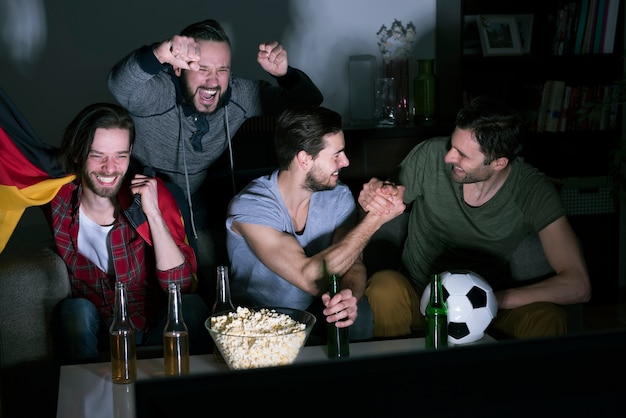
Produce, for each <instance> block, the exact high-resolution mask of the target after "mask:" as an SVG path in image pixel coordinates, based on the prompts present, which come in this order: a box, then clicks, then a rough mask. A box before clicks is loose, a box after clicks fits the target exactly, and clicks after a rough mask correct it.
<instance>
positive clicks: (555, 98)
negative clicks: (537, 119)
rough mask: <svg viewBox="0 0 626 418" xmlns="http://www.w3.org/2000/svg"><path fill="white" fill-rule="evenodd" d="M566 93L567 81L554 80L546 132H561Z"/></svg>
mask: <svg viewBox="0 0 626 418" xmlns="http://www.w3.org/2000/svg"><path fill="white" fill-rule="evenodd" d="M564 93H565V81H563V80H552V89H551V90H550V101H549V104H548V109H547V111H546V120H545V126H544V128H543V129H544V131H545V132H559V127H560V124H559V121H560V117H561V108H562V107H563V94H564Z"/></svg>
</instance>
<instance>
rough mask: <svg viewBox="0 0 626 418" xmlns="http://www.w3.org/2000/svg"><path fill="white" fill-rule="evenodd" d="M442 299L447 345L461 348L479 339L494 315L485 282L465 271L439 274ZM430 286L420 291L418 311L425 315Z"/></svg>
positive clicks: (493, 299) (494, 305) (495, 306)
mask: <svg viewBox="0 0 626 418" xmlns="http://www.w3.org/2000/svg"><path fill="white" fill-rule="evenodd" d="M441 280H442V281H441V285H442V288H443V289H442V290H443V298H444V300H445V301H446V303H447V304H448V342H449V343H453V344H465V343H470V342H474V341H477V340H479V339H481V338H482V337H483V335H484V334H485V330H486V329H487V327H488V326H489V324H490V323H491V320H492V319H493V318H495V316H496V314H497V313H498V302H497V301H496V297H495V295H494V294H493V290H492V289H491V286H490V285H489V283H487V281H486V280H485V279H483V278H482V277H480V276H479V275H478V274H476V273H474V272H472V271H469V270H455V271H446V272H444V273H442V274H441ZM429 299H430V284H428V285H427V286H426V288H425V289H424V293H423V294H422V299H421V300H420V310H421V312H422V315H424V314H425V310H426V305H428V300H429Z"/></svg>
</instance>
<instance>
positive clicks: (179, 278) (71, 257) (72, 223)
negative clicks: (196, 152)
mask: <svg viewBox="0 0 626 418" xmlns="http://www.w3.org/2000/svg"><path fill="white" fill-rule="evenodd" d="M81 192H82V187H81V186H79V185H77V184H76V182H72V183H69V184H66V185H64V186H63V187H62V188H61V190H60V191H59V193H57V195H56V196H55V197H54V199H53V200H52V201H51V202H50V209H51V222H52V227H53V233H54V237H55V241H56V245H57V249H58V251H59V253H60V254H61V256H62V257H63V260H64V261H65V264H66V266H67V269H68V272H69V277H70V284H71V289H72V297H82V298H86V299H88V300H89V301H91V302H92V303H93V304H94V305H95V306H96V308H97V309H98V312H99V313H100V316H101V318H102V319H103V320H104V321H105V323H107V324H109V323H110V321H111V318H112V316H113V303H114V297H115V294H114V290H115V282H116V281H121V282H126V287H127V292H128V309H129V312H130V316H131V320H132V321H133V324H134V325H135V327H136V328H137V329H138V330H141V331H146V330H148V329H149V328H150V326H151V325H152V322H153V321H157V320H158V318H157V317H156V316H157V315H158V314H159V313H160V312H161V311H162V310H163V309H165V307H166V304H167V286H168V283H170V282H178V283H180V284H181V291H182V292H183V293H189V292H191V291H192V273H195V270H196V259H195V254H194V252H193V250H192V249H191V247H189V246H188V245H187V244H186V243H185V242H180V239H177V237H178V238H180V232H179V233H178V235H176V234H174V233H173V236H174V237H175V240H176V241H177V244H178V247H179V248H180V249H181V251H182V252H183V254H184V255H185V262H184V263H183V264H182V265H180V266H178V267H175V268H173V269H170V270H167V271H160V270H157V269H156V263H155V259H154V257H155V256H154V249H153V248H152V247H151V246H150V245H148V243H147V242H146V241H144V239H143V238H142V237H141V236H140V235H139V233H138V232H137V231H136V230H135V229H134V228H133V227H132V225H131V224H130V223H129V222H128V220H127V219H126V217H125V216H123V215H120V216H118V219H117V221H116V223H115V225H114V226H113V229H112V230H111V232H110V234H109V239H110V243H109V244H110V248H111V258H112V261H113V266H114V268H115V275H114V276H109V275H107V274H106V273H105V272H103V271H102V270H100V268H98V267H97V266H96V265H95V264H93V263H92V262H91V261H89V259H87V258H86V257H85V256H83V255H82V254H80V253H79V252H78V228H79V222H78V219H79V216H78V214H79V211H78V207H79V203H78V202H80V195H81ZM123 192H126V193H128V195H129V196H125V199H120V201H126V202H131V201H132V199H131V198H130V190H129V188H128V187H124V186H123V187H122V191H120V194H121V193H123ZM162 199H171V202H168V204H171V203H172V202H174V199H173V197H172V196H171V194H169V192H168V191H167V189H166V188H165V186H163V187H160V188H159V206H160V207H161V201H162ZM168 207H170V208H171V206H168ZM173 208H176V209H178V206H176V205H175V202H174V206H173ZM162 210H163V208H162ZM181 227H182V221H181ZM170 228H172V227H171V226H170ZM183 228H184V227H183ZM183 231H184V229H183ZM183 236H184V232H183Z"/></svg>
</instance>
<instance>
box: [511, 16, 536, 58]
mask: <svg viewBox="0 0 626 418" xmlns="http://www.w3.org/2000/svg"><path fill="white" fill-rule="evenodd" d="M534 18H535V15H532V14H523V15H515V20H516V21H517V28H518V29H519V34H520V42H521V44H522V53H523V54H530V45H531V43H532V37H533V22H534Z"/></svg>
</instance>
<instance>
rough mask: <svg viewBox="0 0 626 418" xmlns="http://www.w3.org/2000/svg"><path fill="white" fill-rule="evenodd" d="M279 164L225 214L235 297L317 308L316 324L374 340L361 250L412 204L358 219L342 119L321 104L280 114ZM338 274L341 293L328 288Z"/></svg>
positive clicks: (243, 300)
mask: <svg viewBox="0 0 626 418" xmlns="http://www.w3.org/2000/svg"><path fill="white" fill-rule="evenodd" d="M275 147H276V153H277V157H278V164H279V167H278V169H277V170H276V171H274V172H273V173H272V174H271V175H269V176H265V177H261V178H258V179H256V180H254V181H252V182H251V183H250V184H249V185H248V186H247V187H246V188H244V190H242V191H241V192H240V193H239V194H238V195H237V196H235V197H234V198H233V200H232V201H231V203H230V205H229V209H228V217H227V220H226V229H227V249H228V255H229V257H230V261H231V295H232V297H233V300H234V302H235V303H236V304H241V305H248V306H255V305H256V306H261V305H264V306H284V307H291V308H297V309H302V310H309V311H311V312H312V313H314V314H316V316H317V318H318V324H319V325H320V326H322V325H324V329H325V328H326V327H325V323H326V322H331V323H332V322H337V321H339V322H337V324H338V325H337V326H340V327H347V326H350V338H351V339H352V340H363V339H368V338H371V337H372V333H373V319H372V314H371V310H370V309H369V304H368V303H367V298H366V297H365V296H364V291H365V283H366V280H367V277H366V270H365V267H364V265H363V263H362V261H361V252H362V251H363V248H364V247H365V245H366V244H367V242H368V241H369V239H370V238H371V236H372V235H373V234H374V233H375V232H376V231H377V230H378V229H379V228H380V227H381V226H382V225H383V224H384V223H386V222H387V221H389V220H391V219H393V218H395V217H396V216H398V215H400V214H401V213H402V212H403V211H404V204H403V203H402V201H401V200H400V199H397V198H396V197H395V196H390V199H391V200H392V201H394V203H395V206H394V210H393V211H390V212H389V213H388V214H385V215H382V216H379V215H377V214H374V213H372V214H371V215H370V214H368V215H366V216H365V217H364V218H363V219H362V220H361V221H360V222H358V223H356V205H355V202H354V197H353V196H352V193H351V192H350V190H349V189H348V187H347V186H345V185H344V184H342V183H341V182H340V181H339V172H340V171H341V169H342V168H344V167H347V166H348V164H349V161H348V158H347V157H346V154H345V150H344V148H345V141H344V135H343V130H342V126H341V116H340V115H339V114H338V113H336V112H334V111H331V110H329V109H326V108H323V107H317V106H305V107H296V108H293V109H290V110H288V111H285V112H283V113H282V114H281V116H280V117H279V118H278V121H277V124H276V130H275ZM324 264H326V270H327V272H328V273H330V274H337V275H339V276H341V290H340V292H339V293H338V294H337V295H335V296H334V297H333V298H332V299H331V298H330V297H329V294H328V277H327V275H326V274H325V270H324Z"/></svg>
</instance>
